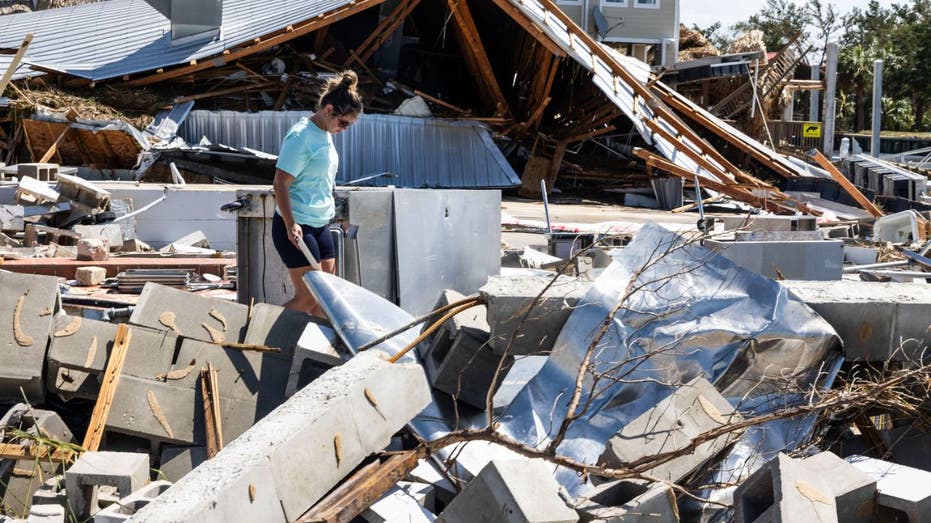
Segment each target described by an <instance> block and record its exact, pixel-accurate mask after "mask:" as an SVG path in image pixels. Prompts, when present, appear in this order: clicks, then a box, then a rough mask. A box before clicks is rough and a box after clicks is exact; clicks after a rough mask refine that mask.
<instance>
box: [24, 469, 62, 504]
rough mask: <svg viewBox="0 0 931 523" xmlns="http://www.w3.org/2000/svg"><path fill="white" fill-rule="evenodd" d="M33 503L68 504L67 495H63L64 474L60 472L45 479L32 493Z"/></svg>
mask: <svg viewBox="0 0 931 523" xmlns="http://www.w3.org/2000/svg"><path fill="white" fill-rule="evenodd" d="M32 504H33V505H61V506H63V507H67V506H68V497H67V496H66V495H65V476H64V474H60V475H57V476H52V477H50V478H48V479H47V480H45V483H43V484H42V486H40V487H39V488H38V490H36V491H35V492H34V493H33V494H32Z"/></svg>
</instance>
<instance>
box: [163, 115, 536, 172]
mask: <svg viewBox="0 0 931 523" xmlns="http://www.w3.org/2000/svg"><path fill="white" fill-rule="evenodd" d="M308 115H309V113H307V112H301V111H262V112H258V113H240V112H235V111H191V114H190V115H188V117H187V119H186V120H185V121H184V124H183V125H182V127H181V131H180V133H179V135H180V136H182V137H183V138H184V139H185V140H186V141H188V142H189V143H197V142H198V141H200V139H201V137H203V136H206V137H207V139H208V140H210V141H211V142H212V143H215V144H223V145H228V146H232V147H240V148H241V147H249V148H251V149H258V150H260V151H263V152H266V153H271V154H278V151H279V147H280V145H281V140H282V139H284V135H285V134H286V133H287V132H288V129H290V127H291V126H292V125H293V124H294V123H295V122H296V121H297V120H298V119H300V118H301V117H303V116H308ZM333 141H334V143H335V144H336V148H337V150H338V151H339V157H340V168H339V173H338V174H337V181H338V182H339V183H345V182H348V181H350V180H355V179H357V178H361V177H363V176H367V175H371V174H376V173H380V172H384V171H390V172H392V173H394V174H397V175H398V177H397V178H377V179H375V180H372V181H371V183H367V184H365V185H377V186H385V185H388V184H391V185H396V186H399V187H442V188H475V187H513V186H516V185H520V179H519V178H518V177H517V173H515V172H514V169H513V168H511V166H510V164H508V163H507V160H505V158H504V155H502V154H501V151H500V150H499V149H498V147H497V146H496V145H495V143H494V141H492V139H491V135H490V134H489V133H488V130H487V129H486V128H485V127H484V126H482V125H481V124H479V123H477V122H468V121H450V120H439V119H424V118H411V117H407V116H394V115H386V114H364V115H362V117H361V118H359V120H358V121H357V122H356V123H355V125H353V126H352V127H350V128H349V129H348V130H346V131H344V132H342V133H340V134H337V135H336V136H335V137H334V140H333Z"/></svg>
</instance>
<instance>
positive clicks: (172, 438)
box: [106, 376, 226, 445]
mask: <svg viewBox="0 0 931 523" xmlns="http://www.w3.org/2000/svg"><path fill="white" fill-rule="evenodd" d="M220 405H221V409H222V408H223V402H221V404H220ZM160 418H161V420H160ZM106 428H107V430H110V431H114V432H119V433H122V434H129V435H131V436H138V437H141V438H146V439H151V440H153V441H160V442H167V443H175V444H181V445H185V444H188V445H190V444H194V443H201V444H202V443H203V442H204V436H203V404H202V402H201V400H200V393H199V392H197V393H195V390H194V388H193V387H179V386H175V385H172V384H170V383H164V382H160V381H155V380H148V379H141V378H135V377H132V376H120V381H119V384H118V386H117V388H116V394H115V395H114V396H113V403H112V404H111V406H110V416H109V417H108V418H107V424H106ZM223 429H224V435H225V432H226V425H225V424H224V426H223Z"/></svg>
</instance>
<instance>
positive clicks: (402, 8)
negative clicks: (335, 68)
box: [343, 0, 420, 67]
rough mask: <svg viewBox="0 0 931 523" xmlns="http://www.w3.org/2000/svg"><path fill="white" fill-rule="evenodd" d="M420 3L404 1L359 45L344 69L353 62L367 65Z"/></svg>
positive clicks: (410, 0)
mask: <svg viewBox="0 0 931 523" xmlns="http://www.w3.org/2000/svg"><path fill="white" fill-rule="evenodd" d="M419 3H420V0H402V1H401V2H399V3H398V5H397V6H395V8H394V9H392V10H391V12H390V13H388V16H386V17H385V19H384V20H382V21H381V22H379V23H378V25H377V26H375V29H373V30H372V32H371V33H370V34H369V35H368V37H367V38H366V39H365V40H363V41H362V43H361V44H359V47H357V48H356V49H355V50H354V51H353V52H352V53H351V54H350V55H349V58H347V59H346V62H345V63H343V67H349V66H350V65H352V63H353V62H359V63H360V64H361V63H365V62H367V61H368V60H369V58H371V57H372V55H373V54H375V51H377V50H378V48H379V47H381V46H382V44H384V43H385V41H387V40H388V39H389V38H391V34H392V33H394V32H395V31H396V30H397V29H398V27H400V26H401V23H402V22H404V20H405V19H406V18H407V17H408V15H410V14H411V12H413V11H414V8H415V7H417V5H418V4H419Z"/></svg>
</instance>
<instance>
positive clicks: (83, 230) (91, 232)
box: [71, 223, 123, 251]
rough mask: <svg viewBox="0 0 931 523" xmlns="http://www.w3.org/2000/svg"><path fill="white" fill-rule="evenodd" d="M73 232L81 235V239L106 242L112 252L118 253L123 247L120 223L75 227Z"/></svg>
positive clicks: (72, 228)
mask: <svg viewBox="0 0 931 523" xmlns="http://www.w3.org/2000/svg"><path fill="white" fill-rule="evenodd" d="M71 231H72V232H75V233H77V234H79V235H81V238H88V239H90V238H97V239H99V240H106V242H107V246H108V247H109V248H110V250H111V251H118V250H120V248H121V247H122V246H123V227H122V226H121V225H120V224H118V223H108V224H102V225H75V226H73V227H71Z"/></svg>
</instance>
